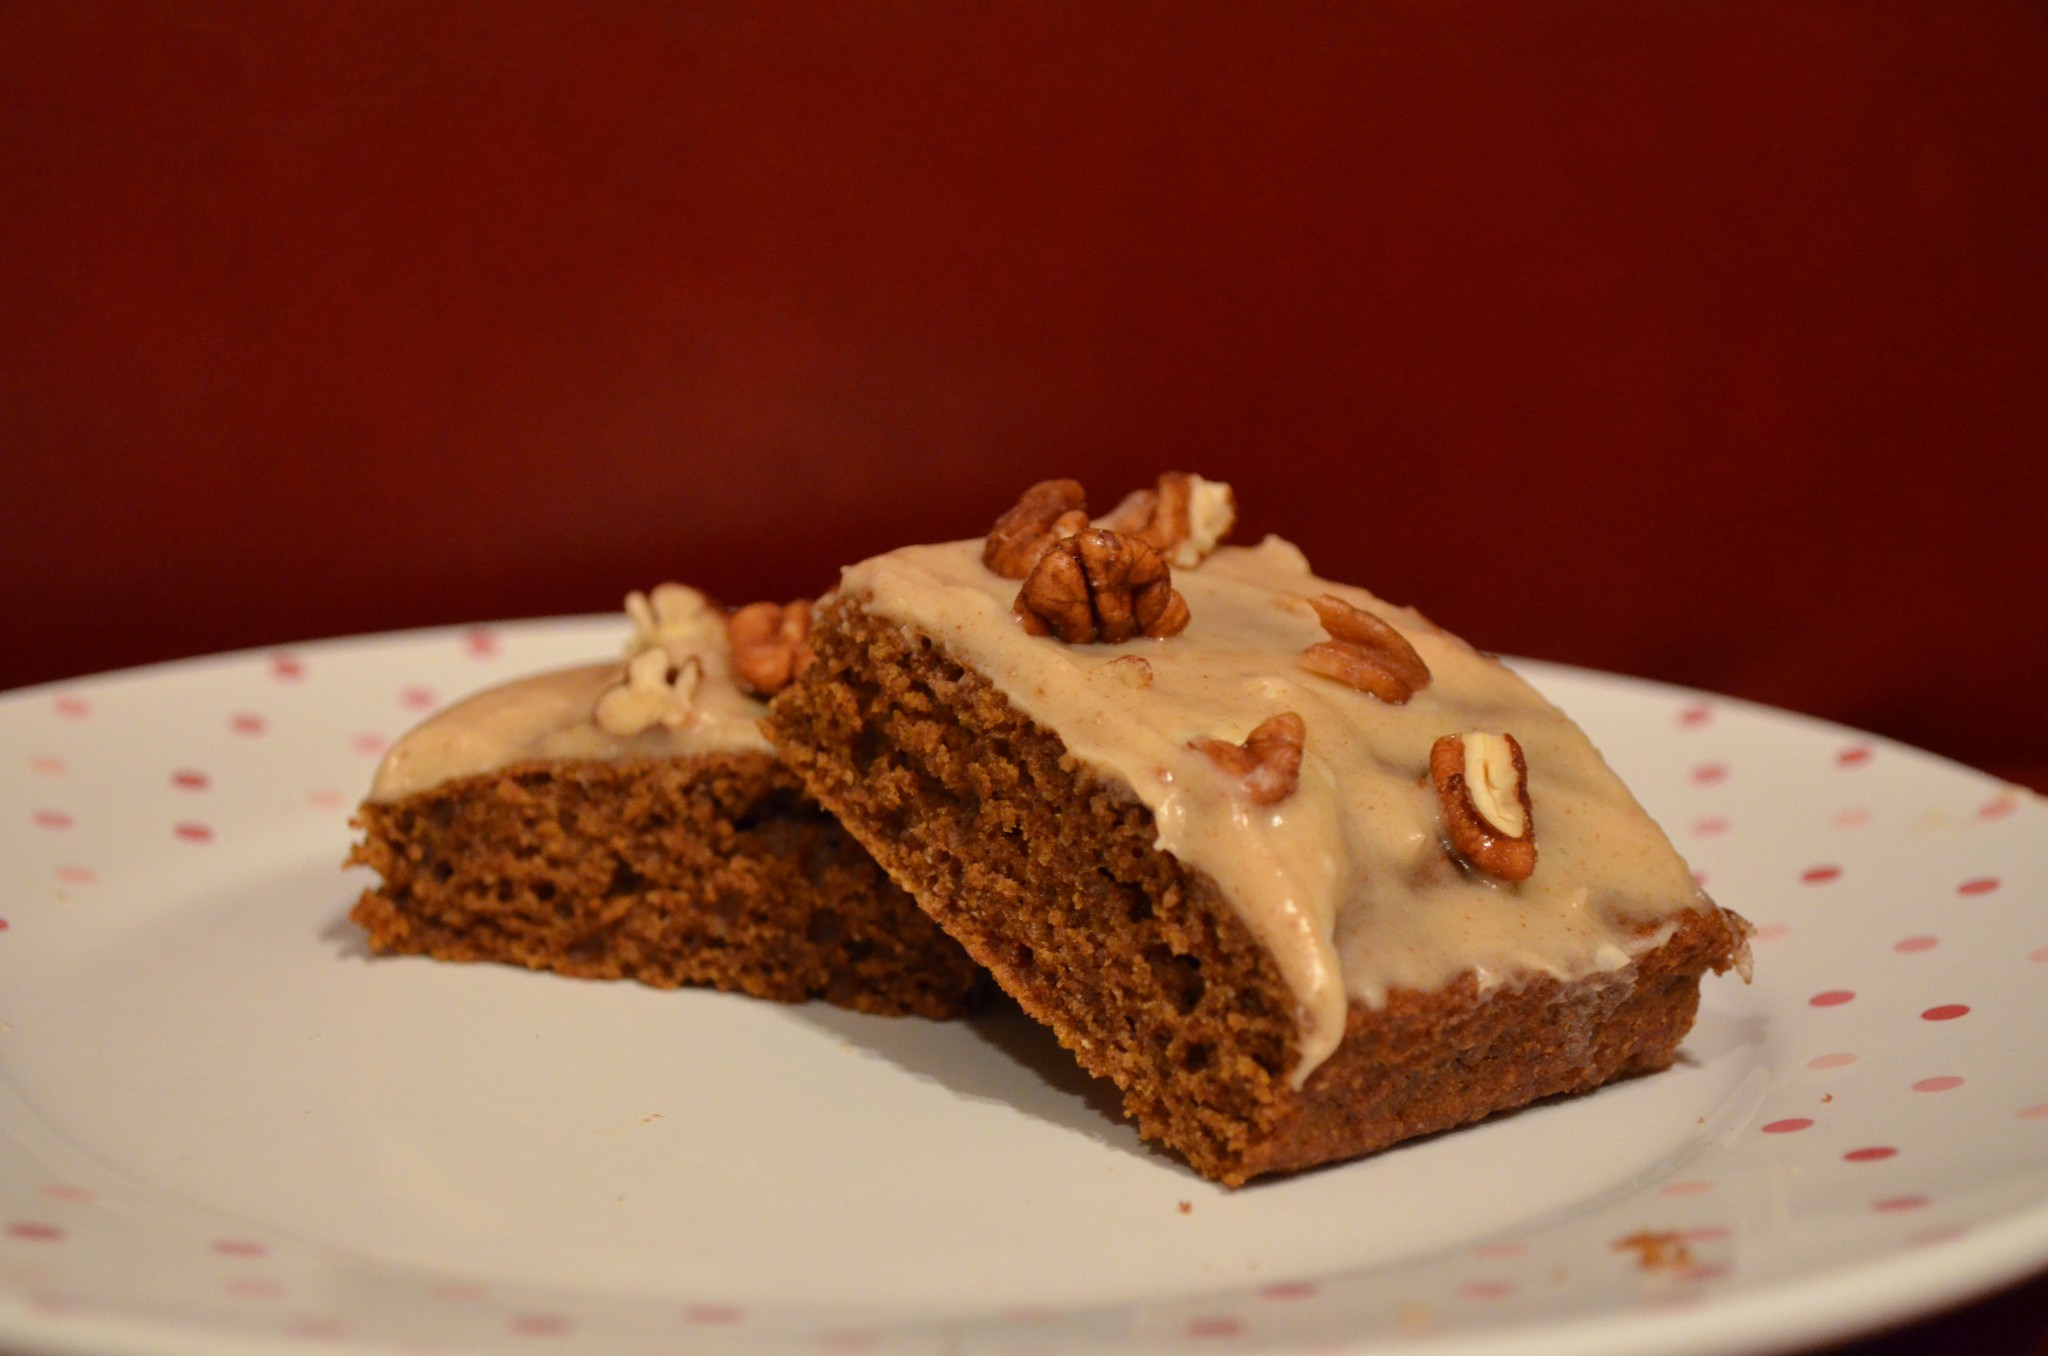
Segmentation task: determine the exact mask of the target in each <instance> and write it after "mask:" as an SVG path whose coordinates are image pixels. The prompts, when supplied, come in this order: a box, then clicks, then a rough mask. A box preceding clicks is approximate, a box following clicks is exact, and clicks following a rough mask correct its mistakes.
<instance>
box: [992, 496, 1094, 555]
mask: <svg viewBox="0 0 2048 1356" xmlns="http://www.w3.org/2000/svg"><path fill="white" fill-rule="evenodd" d="M1087 526H1088V495H1087V492H1086V491H1084V490H1083V489H1082V488H1081V482H1080V481H1078V480H1041V481H1039V482H1038V483H1037V484H1036V485H1033V486H1032V487H1031V488H1030V489H1028V490H1026V491H1024V497H1023V498H1021V499H1019V500H1018V501H1017V502H1016V503H1015V504H1014V505H1012V506H1011V508H1010V510H1009V511H1008V512H1006V513H1005V514H1003V516H1002V517H1000V518H998V519H996V525H995V526H994V527H992V528H990V529H989V530H988V540H987V541H986V542H984V543H983V544H982V548H981V563H982V564H984V565H986V566H988V567H989V568H990V569H991V570H994V571H995V572H996V573H997V574H999V575H1001V576H1002V577H1003V578H1005V579H1022V578H1024V577H1025V576H1026V575H1028V574H1030V573H1031V571H1032V568H1033V567H1034V566H1036V565H1037V564H1038V559H1039V557H1040V556H1043V555H1044V554H1045V552H1046V548H1047V547H1049V546H1051V545H1052V544H1053V543H1054V542H1056V541H1058V540H1060V539H1061V538H1062V537H1071V536H1073V535H1074V534H1075V533H1076V532H1079V531H1080V530H1081V529H1083V528H1085V527H1087Z"/></svg>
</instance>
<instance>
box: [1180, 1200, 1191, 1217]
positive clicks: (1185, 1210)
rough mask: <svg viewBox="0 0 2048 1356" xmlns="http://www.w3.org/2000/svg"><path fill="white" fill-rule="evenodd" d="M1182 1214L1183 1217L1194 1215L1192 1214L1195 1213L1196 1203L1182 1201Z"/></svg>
mask: <svg viewBox="0 0 2048 1356" xmlns="http://www.w3.org/2000/svg"><path fill="white" fill-rule="evenodd" d="M1180 1212H1181V1213H1182V1214H1183V1215H1192V1214H1194V1213H1195V1203H1194V1202H1193V1201H1182V1202H1181V1203H1180Z"/></svg>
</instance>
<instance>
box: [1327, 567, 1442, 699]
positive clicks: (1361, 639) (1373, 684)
mask: <svg viewBox="0 0 2048 1356" xmlns="http://www.w3.org/2000/svg"><path fill="white" fill-rule="evenodd" d="M1309 605H1310V606H1311V607H1313V608H1315V610H1316V616H1318V617H1320V618H1321V619H1322V623H1323V629H1324V630H1325V631H1328V632H1329V633H1330V639H1328V640H1326V641H1323V642H1321V643H1320V644H1316V645H1311V646H1309V647H1308V648H1307V649H1306V650H1303V651H1302V652H1301V661H1300V662H1301V666H1302V667H1303V668H1305V669H1307V670H1308V671H1309V672H1310V673H1320V674H1322V675H1323V676H1324V677H1325V678H1335V679H1336V680H1337V681H1338V682H1340V683H1345V684H1348V685H1349V686H1351V687H1355V688H1357V689H1358V690H1359V691H1360V692H1368V693H1371V694H1372V695H1373V696H1375V697H1378V698H1379V699H1380V700H1381V701H1383V702H1386V703H1388V704H1389V705H1392V706H1400V705H1401V704H1403V703H1404V702H1406V701H1407V700H1408V699H1409V698H1410V697H1413V696H1414V695H1415V694H1416V693H1418V692H1420V691H1421V690H1422V689H1423V688H1426V687H1428V686H1429V665H1427V664H1425V663H1423V662H1422V656H1421V655H1419V654H1417V653H1415V647H1414V646H1413V645H1410V644H1409V643H1408V638H1407V637H1406V636H1404V635H1402V634H1401V633H1400V632H1399V631H1396V630H1395V629H1394V628H1393V627H1391V626H1389V625H1387V623H1385V622H1383V621H1381V620H1380V619H1379V618H1378V617H1375V616H1373V614H1372V613H1370V612H1367V611H1366V610H1365V609H1364V608H1362V607H1353V606H1352V605H1351V604H1350V603H1347V602H1345V601H1344V600H1343V599H1342V598H1339V597H1337V596H1336V595H1335V594H1330V593H1326V594H1324V595H1323V596H1322V597H1320V598H1311V599H1310V600H1309Z"/></svg>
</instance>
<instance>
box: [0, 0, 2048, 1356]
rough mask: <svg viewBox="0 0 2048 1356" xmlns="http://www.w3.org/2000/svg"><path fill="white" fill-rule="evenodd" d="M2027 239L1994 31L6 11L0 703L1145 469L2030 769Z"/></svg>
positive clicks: (2037, 638)
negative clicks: (35, 685) (129, 670)
mask: <svg viewBox="0 0 2048 1356" xmlns="http://www.w3.org/2000/svg"><path fill="white" fill-rule="evenodd" d="M2044 223H2048V10H2044V9H2043V8H2042V7H2041V6H2039V5H2033V4H2021V3H2012V4H1969V5H1958V4H1953V3H1940V2H1937V3H1926V4H1917V5H1900V4H1867V5H1834V4H1830V5H1818V4H1811V3H1768V4H1766V3H1739V2H1732V3H1724V4H1719V5H1714V6H1677V5H1642V4H1640V3H1634V2H1632V0H1631V2H1628V3H1622V2H1620V0H1617V3H1604V4H1590V3H1567V4H1552V5H1544V6H1524V5H1519V4H1516V5H1510V4H1506V3H1485V4H1481V3H1466V4H1457V3H1444V2H1442V0H1433V2H1432V3H1419V2H1418V3H1397V4H1380V5H1370V6H1368V5H1352V6H1324V5H1317V6H1291V5H1278V4H1262V5H1207V4H1173V5H1155V4H1136V3H1119V4H1116V5H1109V6H1078V5H1077V6H1047V5H1023V4H998V5H966V6H959V5H950V4H914V3H889V4H882V5H868V6H845V7H830V8H827V7H818V8H800V9H792V8H788V7H783V6H773V7H761V6H748V5H696V6H688V7H673V8H671V7H656V6H651V5H637V4H610V5H605V6H601V7H592V8H584V7H579V6H572V5H567V4H561V5H536V4H518V5H507V4H476V5H458V4H451V3H437V4H432V5H419V4H415V3H410V0H408V2H407V3H353V4H348V5H306V4H277V3H251V4H240V5H236V4H221V3H199V4H182V5H159V4H140V3H128V4H107V5H99V4H86V3H67V4H62V5H21V4H17V5H9V6H5V7H0V457H4V466H5V479H4V493H0V541H4V542H5V549H6V551H7V558H8V561H9V567H8V569H7V571H6V575H5V578H6V584H5V587H4V590H0V608H4V610H5V612H4V616H0V626H4V634H5V635H6V636H7V637H8V639H7V641H6V642H5V644H4V645H0V688H4V687H9V686H14V685H18V684H23V683H31V682H36V681H41V680H45V679H52V678H58V677H63V676H69V675H74V674H78V673H83V672H89V671H93V670H97V669H103V668H108V667H113V666H120V665H127V664H133V663H138V662H144V661H149V660H155V659H162V658H168V657H174V656H179V655H186V654H195V653H204V652H209V651H213V650H218V649H224V648H232V647H240V646H247V645H258V644H274V643H279V642H284V641H295V640H303V639H308V638H312V637H316V636H322V635H331V634H342V633H350V632H357V631H365V630H381V629H387V628H393V627H402V626H411V625H418V624H424V623H435V622H453V621H471V620H478V619H484V618H496V617H507V616H521V615H534V614H545V613H555V612H569V611H579V612H580V611H594V610H604V609H609V608H611V607H614V606H616V604H617V601H618V599H619V597H620V595H622V594H623V593H624V592H625V590H626V589H628V588H631V587H639V586H644V585H647V584H650V583H653V582H655V581H656V580H658V579H661V578H665V577H675V578H680V579H683V580H686V581H690V582H695V583H698V584H700V585H702V586H704V587H706V588H708V589H710V590H712V591H714V592H715V593H718V594H720V595H722V596H724V597H725V598H727V599H728V600H731V601H745V600H748V599H751V598H755V597H761V596H772V597H790V596H795V595H797V594H800V593H809V592H815V591H817V590H819V589H821V588H823V587H825V586H826V585H828V584H829V583H830V582H831V581H832V579H833V577H834V576H833V570H834V568H835V567H836V566H838V565H840V564H842V563H845V562H846V561H849V560H852V559H855V558H858V557H860V556H862V555H866V554H869V553H871V552H874V551H877V550H882V549H886V548H888V547H890V546H892V545H896V544H899V543H901V542H904V541H909V540H932V539H939V538H946V537H955V536H968V535H976V534H978V533H980V532H981V531H982V530H983V529H984V528H985V527H986V526H987V524H988V522H989V521H990V520H991V519H992V518H993V517H994V515H995V514H996V513H997V512H998V511H999V510H1000V509H1001V508H1003V507H1004V506H1006V505H1007V504H1008V503H1009V502H1010V501H1011V500H1012V499H1013V498H1014V496H1015V494H1016V492H1017V490H1018V489H1019V488H1021V486H1022V485H1023V484H1025V483H1027V482H1028V481H1030V480H1033V479H1036V478H1038V477H1040V476H1043V475H1050V474H1070V475H1075V476H1077V477H1079V478H1081V479H1082V480H1084V481H1085V482H1086V483H1087V484H1088V485H1089V486H1090V488H1091V490H1092V491H1093V492H1094V496H1095V503H1096V504H1097V505H1098V507H1106V506H1107V505H1108V504H1109V503H1111V502H1113V501H1114V499H1115V498H1116V497H1117V496H1119V495H1120V494H1121V493H1123V492H1124V491H1125V490H1127V489H1130V488H1132V487H1134V486H1136V485H1138V484H1140V483H1144V482H1147V481H1149V480H1150V478H1151V477H1152V475H1153V474H1154V473H1156V472H1157V471H1159V470H1162V469H1171V468H1181V469H1191V470H1199V471H1201V472H1203V473H1205V474H1207V475H1210V476H1212V477H1220V478H1224V479H1228V480H1231V481H1233V482H1235V483H1236V484H1237V485H1238V487H1239V491H1240V499H1241V503H1242V504H1243V506H1244V509H1245V514H1246V520H1247V521H1246V527H1247V529H1248V530H1249V531H1250V532H1252V533H1254V534H1256V533H1257V532H1259V531H1263V530H1266V529H1272V530H1278V531H1281V532H1283V533H1285V534H1286V535H1289V536H1292V537H1294V538H1295V539H1296V540H1298V541H1299V542H1300V543H1301V544H1302V545H1303V546H1304V547H1305V548H1306V549H1307V551H1308V553H1309V556H1310V558H1311V559H1312V560H1314V561H1315V562H1316V563H1317V566H1318V568H1319V569H1320V570H1321V571H1322V572H1323V573H1325V574H1330V575H1334V576H1338V577H1342V578H1346V579H1355V580H1357V581H1358V582H1361V583H1365V584H1367V585H1369V586H1371V587H1373V588H1375V589H1376V590H1378V591H1380V592H1381V593H1383V594H1385V595H1387V596H1389V597H1391V598H1394V599H1397V600H1401V601H1412V602H1415V603H1418V604H1420V605H1421V606H1422V607H1423V608H1424V609H1425V610H1427V611H1428V612H1430V613H1431V614H1432V615H1433V616H1435V617H1437V618H1438V619H1439V620H1441V621H1443V622H1445V623H1446V624H1448V625H1450V626H1452V627H1453V628H1454V629H1458V630H1460V631H1463V632H1464V633H1466V634H1467V635H1469V636H1471V637H1472V638H1474V639H1475V640H1477V641H1478V642H1479V643H1481V644H1483V645H1485V646H1487V647H1488V648H1493V649H1499V650H1503V651H1507V652H1511V653H1519V654H1527V655H1534V656H1540V657H1544V658H1551V659H1559V660H1565V661H1569V662H1575V663H1581V664H1588V665H1593V666H1596V667H1602V668H1609V669H1616V670H1620V671H1624V672H1630V673H1637V674H1644V675H1648V676H1652V677H1658V678H1664V679H1668V680H1672V681H1677V682H1682V683H1686V684H1690V685H1694V686H1699V687H1705V688H1709V689H1713V690H1717V691H1723V692H1731V693H1736V694H1739V695H1743V696H1747V697H1753V698H1757V699H1760V700H1763V701H1766V702H1771V703H1774V704H1777V705H1781V706H1787V707H1792V708H1795V709H1798V710H1803V711H1808V712H1813V713H1816V714H1820V715H1824V716H1828V717H1831V718H1834V719H1838V720H1843V721H1846V722H1849V723H1851V724H1854V725H1858V726H1861V727H1865V728H1869V729H1874V730H1877V731H1879V732H1882V733H1885V734H1889V735H1893V736H1896V737H1899V738H1902V739H1905V740H1908V741H1910V742H1912V743H1916V744H1919V745H1923V746H1926V747H1929V748H1932V749H1935V750H1937V751H1939V752H1943V753H1946V754H1949V755H1951V756H1953V757H1956V758H1959V759H1962V760H1964V761H1967V762H1970V763H1973V764H1976V765H1978V766H1983V767H1988V768H1990V769H1992V770H1994V771H1996V772H1999V773H2001V774H2002V775H2005V776H2008V777H2013V778H2017V779H2022V780H2026V781H2029V782H2031V783H2032V784H2033V785H2036V786H2040V787H2048V702H2044V701H2043V694H2044V693H2048V602H2044V597H2048V547H2044V544H2043V525H2044V505H2048V456H2044V452H2048V448H2044V433H2048V382H2044V371H2048V262H2044V260H2048V249H2044V244H2048V242H2044V231H2043V226H2044ZM2007 1303H2008V1305H2011V1304H2012V1303H2013V1301H2010V1300H2008V1301H2007ZM2029 1308H2030V1309H2032V1310H2033V1311H2036V1312H2038V1310H2039V1309H2042V1308H2048V1291H2043V1290H2041V1289H2040V1288H2039V1287H2038V1286H2037V1287H2036V1288H2035V1290H2034V1291H2033V1293H2032V1303H2031V1304H2030V1305H2029ZM1980 1312H1995V1307H1994V1309H1993V1310H1986V1311H1980ZM2014 1312H2015V1313H2018V1312H2019V1311H2018V1310H2014ZM2024 1322H2025V1320H2022V1325H2023V1324H2024ZM2040 1327H2041V1325H2040V1324H2035V1325H2034V1327H2033V1329H2032V1332H2031V1336H2030V1337H2022V1336H2019V1335H2017V1334H2019V1333H2020V1326H2012V1327H2010V1334H2012V1335H2011V1337H2010V1343H2009V1345H2007V1346H2006V1347H2002V1348H2001V1347H1996V1346H1992V1345H1986V1342H1987V1340H1988V1339H1985V1338H1984V1337H1982V1335H1981V1334H1980V1335H1979V1336H1977V1337H1976V1338H1973V1340H1974V1341H1975V1342H1976V1344H1977V1346H1978V1347H1979V1349H1982V1350H1985V1351H1987V1352H1993V1351H2007V1350H2009V1351H2018V1350H2021V1349H2022V1348H2021V1345H2020V1343H2021V1342H2022V1341H2025V1340H2038V1338H2039V1337H2040V1335H2041V1334H2040Z"/></svg>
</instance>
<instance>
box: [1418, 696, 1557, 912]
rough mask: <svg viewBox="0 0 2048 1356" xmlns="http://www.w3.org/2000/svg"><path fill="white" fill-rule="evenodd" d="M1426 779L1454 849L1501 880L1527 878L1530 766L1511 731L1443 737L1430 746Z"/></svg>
mask: <svg viewBox="0 0 2048 1356" xmlns="http://www.w3.org/2000/svg"><path fill="white" fill-rule="evenodd" d="M1429 779H1430V781H1431V782H1432V783H1433V784H1434V785H1435V787H1436V795H1437V801H1438V804H1439V806H1440V807H1441V809H1442V812H1443V825H1444V833H1445V836H1446V837H1448V838H1449V839H1450V844H1451V850H1452V851H1453V852H1455V853H1457V854H1458V856H1459V857H1461V858H1463V859H1464V860H1465V862H1466V863H1468V864H1469V865H1471V866H1472V867H1474V868H1476V869H1477V870H1480V871H1484V872H1485V873H1486V874H1487V875H1489V876H1494V877H1497V878H1498V879H1500V880H1505V881H1520V880H1527V879H1529V877H1530V876H1531V875H1533V874H1534V873H1535V871H1536V816H1535V812H1534V810H1533V808H1532V807H1531V806H1530V804H1529V764H1528V762H1527V760H1526V759H1524V758H1523V757H1522V746H1521V744H1520V743H1519V742H1517V741H1516V739H1515V737H1514V736H1513V735H1511V734H1486V733H1482V732H1480V731H1477V730H1474V731H1472V732H1471V733H1469V734H1462V735H1445V736H1443V738H1441V739H1439V740H1437V741H1436V743H1435V744H1433V745H1431V746H1430V750H1429Z"/></svg>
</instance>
